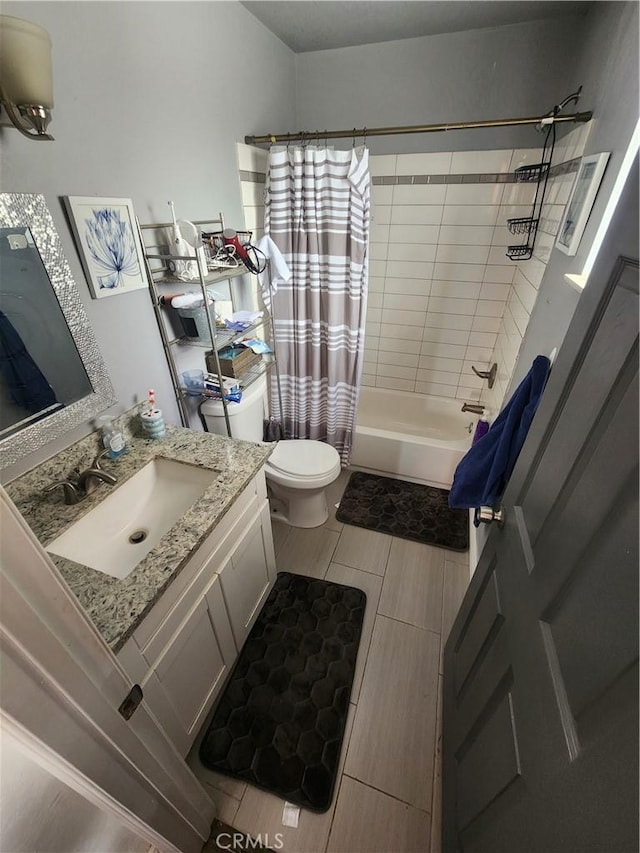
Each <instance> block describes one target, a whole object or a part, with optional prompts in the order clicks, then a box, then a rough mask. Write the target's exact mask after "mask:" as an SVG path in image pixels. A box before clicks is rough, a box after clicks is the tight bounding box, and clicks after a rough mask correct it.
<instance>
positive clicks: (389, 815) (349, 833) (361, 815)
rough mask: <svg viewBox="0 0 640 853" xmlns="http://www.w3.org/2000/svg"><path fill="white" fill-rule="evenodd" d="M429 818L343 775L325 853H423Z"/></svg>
mask: <svg viewBox="0 0 640 853" xmlns="http://www.w3.org/2000/svg"><path fill="white" fill-rule="evenodd" d="M429 823H430V821H429V815H428V814H427V813H426V812H423V811H419V810H418V809H415V808H412V807H411V806H409V805H407V804H406V803H401V802H399V801H398V800H395V799H393V797H389V796H387V795H386V794H383V793H382V792H380V791H375V790H374V789H373V788H369V787H368V786H366V785H363V784H362V783H361V782H358V781H357V780H355V779H351V778H350V777H349V776H345V777H344V778H343V780H342V785H341V786H340V793H339V796H338V804H337V806H336V815H335V818H334V821H333V827H332V829H331V836H330V838H329V845H328V847H327V853H425V851H427V850H428V849H429Z"/></svg>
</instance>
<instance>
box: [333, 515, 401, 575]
mask: <svg viewBox="0 0 640 853" xmlns="http://www.w3.org/2000/svg"><path fill="white" fill-rule="evenodd" d="M391 539H392V537H391V536H387V534H386V533H378V532H377V531H375V530H365V529H364V528H362V527H353V526H352V525H350V524H345V525H344V529H343V531H342V533H341V534H340V541H339V543H338V547H337V548H336V552H335V554H334V556H333V562H334V563H341V564H342V565H343V566H351V568H352V569H361V570H362V571H363V572H371V573H372V574H374V575H384V570H385V567H386V565H387V558H388V556H389V550H390V548H391Z"/></svg>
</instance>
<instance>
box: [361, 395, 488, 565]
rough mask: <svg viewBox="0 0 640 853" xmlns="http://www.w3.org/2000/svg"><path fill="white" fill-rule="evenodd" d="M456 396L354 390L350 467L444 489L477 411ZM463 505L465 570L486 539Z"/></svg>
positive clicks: (482, 528)
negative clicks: (466, 534) (466, 407)
mask: <svg viewBox="0 0 640 853" xmlns="http://www.w3.org/2000/svg"><path fill="white" fill-rule="evenodd" d="M462 403H463V401H462V400H451V399H449V398H447V397H430V396H428V395H426V394H413V393H409V392H407V391H387V390H386V389H384V388H366V387H363V388H361V390H360V399H359V402H358V411H357V413H356V429H355V436H354V440H353V449H352V453H351V467H352V468H356V469H359V470H361V471H371V472H372V473H375V474H384V475H385V476H387V477H396V478H399V479H402V480H409V481H410V482H412V483H424V484H426V485H429V486H439V487H440V488H441V489H448V488H449V487H450V486H451V483H452V481H453V473H454V471H455V470H456V466H457V464H458V462H459V461H460V460H461V459H462V457H463V456H464V454H465V453H466V452H467V450H468V449H469V448H470V447H471V440H472V437H473V431H474V430H475V426H476V422H477V419H478V416H477V415H474V414H472V413H470V412H463V411H461V409H462ZM486 536H487V531H486V529H485V525H480V528H476V527H474V525H473V510H470V511H469V576H471V575H472V574H473V572H474V569H475V567H476V564H477V562H478V559H479V557H480V553H481V551H482V547H483V545H484V542H485V540H486Z"/></svg>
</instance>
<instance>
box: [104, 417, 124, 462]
mask: <svg viewBox="0 0 640 853" xmlns="http://www.w3.org/2000/svg"><path fill="white" fill-rule="evenodd" d="M97 423H98V426H99V428H100V429H101V430H102V444H103V446H104V448H105V449H106V451H107V456H108V457H109V459H119V458H120V456H122V454H123V453H124V452H125V451H126V449H127V446H126V443H125V440H124V435H123V434H122V432H121V431H120V430H119V429H118V428H117V427H116V425H115V424H114V422H113V418H112V417H111V416H110V415H103V416H102V417H100V418H98V420H97Z"/></svg>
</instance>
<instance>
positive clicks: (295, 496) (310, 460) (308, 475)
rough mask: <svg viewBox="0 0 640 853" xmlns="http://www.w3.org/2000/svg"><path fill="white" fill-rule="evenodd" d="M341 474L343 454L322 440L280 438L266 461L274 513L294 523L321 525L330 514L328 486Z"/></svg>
mask: <svg viewBox="0 0 640 853" xmlns="http://www.w3.org/2000/svg"><path fill="white" fill-rule="evenodd" d="M339 474H340V455H339V454H338V451H337V450H336V449H335V447H331V445H330V444H324V443H323V442H322V441H311V440H310V439H304V438H301V439H294V440H293V441H279V442H278V444H277V446H276V449H275V450H274V451H273V453H272V454H271V456H270V457H269V459H268V460H267V463H266V465H265V475H266V478H267V489H268V491H269V502H270V505H271V515H272V517H273V518H276V519H279V520H280V521H283V522H285V524H290V525H291V526H292V527H319V526H320V525H321V524H324V523H325V521H326V520H327V518H328V517H329V510H328V507H327V497H326V492H325V490H326V488H327V486H329V485H331V483H333V481H334V480H335V479H336V478H337V477H338V475H339Z"/></svg>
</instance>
